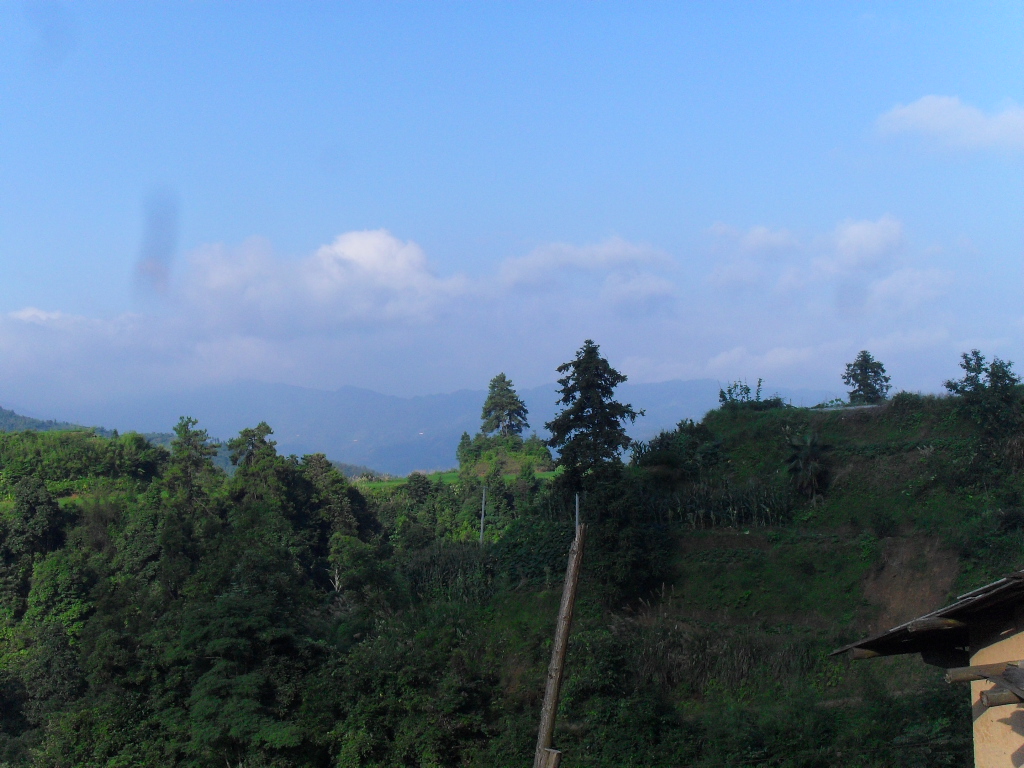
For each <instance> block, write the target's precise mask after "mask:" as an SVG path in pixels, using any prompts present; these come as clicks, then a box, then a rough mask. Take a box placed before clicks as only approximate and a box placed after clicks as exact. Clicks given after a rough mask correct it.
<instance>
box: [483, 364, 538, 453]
mask: <svg viewBox="0 0 1024 768" xmlns="http://www.w3.org/2000/svg"><path fill="white" fill-rule="evenodd" d="M528 415H529V411H528V410H527V409H526V404H525V403H523V401H522V400H520V399H519V395H517V394H516V390H515V388H514V387H513V386H512V382H511V381H509V379H508V377H507V376H506V375H505V374H504V373H499V374H498V375H497V376H495V377H494V378H493V379H491V383H490V384H489V385H488V387H487V399H486V400H484V407H483V412H482V414H481V416H480V418H481V420H482V421H483V424H482V425H481V428H480V429H481V431H482V432H483V433H484V434H491V433H493V432H497V433H498V434H499V435H501V436H502V437H509V436H510V435H521V434H522V433H523V429H525V428H526V427H528V426H530V422H528V421H527V420H526V417H527V416H528Z"/></svg>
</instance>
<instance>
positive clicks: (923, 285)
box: [867, 267, 953, 311]
mask: <svg viewBox="0 0 1024 768" xmlns="http://www.w3.org/2000/svg"><path fill="white" fill-rule="evenodd" d="M952 283H953V275H952V274H951V273H950V272H947V271H946V270H942V269H915V268H913V267H905V268H903V269H898V270H896V271H895V272H893V273H892V274H890V275H887V276H886V277H884V278H882V279H881V280H876V281H875V282H874V283H872V284H871V286H870V287H869V289H868V298H867V301H868V303H869V304H870V305H872V306H874V307H877V308H880V309H896V310H900V311H906V310H908V309H913V308H915V307H918V306H920V305H921V304H924V303H926V302H929V301H934V300H935V299H938V298H940V297H942V296H944V295H945V294H946V291H947V289H948V288H949V286H950V285H952Z"/></svg>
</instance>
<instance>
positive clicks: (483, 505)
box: [480, 485, 487, 547]
mask: <svg viewBox="0 0 1024 768" xmlns="http://www.w3.org/2000/svg"><path fill="white" fill-rule="evenodd" d="M486 509H487V486H486V485H485V486H484V492H483V495H482V496H481V497H480V546H481V547H482V546H483V545H484V510H486Z"/></svg>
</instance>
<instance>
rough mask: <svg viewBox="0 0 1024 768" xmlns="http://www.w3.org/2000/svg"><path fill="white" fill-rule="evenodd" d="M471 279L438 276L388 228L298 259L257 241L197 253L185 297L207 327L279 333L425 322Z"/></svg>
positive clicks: (411, 244)
mask: <svg viewBox="0 0 1024 768" xmlns="http://www.w3.org/2000/svg"><path fill="white" fill-rule="evenodd" d="M466 288H467V282H466V280H465V278H463V277H461V276H458V275H456V276H454V277H448V278H440V277H437V276H436V275H435V274H434V273H433V272H432V271H431V269H430V267H429V264H428V263H427V258H426V255H425V254H424V253H423V250H422V249H421V248H420V247H419V246H418V245H417V244H416V243H414V242H411V241H404V242H403V241H401V240H399V239H397V238H395V237H394V236H393V235H391V234H390V233H389V232H387V231H386V230H375V231H364V232H349V233H346V234H344V235H341V236H339V237H338V238H336V239H335V240H334V242H333V243H331V244H329V245H324V246H322V247H320V248H319V249H317V251H316V252H315V253H313V254H312V255H311V256H308V257H307V258H304V259H300V260H298V261H288V260H283V259H280V258H278V257H276V256H275V255H274V254H273V253H272V251H271V249H270V247H269V245H268V244H267V243H266V242H265V241H262V240H258V239H253V240H250V241H247V242H246V243H244V244H243V245H242V246H241V247H240V248H237V249H229V248H225V247H224V246H220V245H217V246H209V247H206V248H202V249H200V250H198V251H196V252H195V253H194V254H192V256H191V258H190V259H189V263H188V271H187V273H186V276H185V279H184V286H183V289H182V297H183V299H184V301H185V303H186V304H187V305H190V306H192V307H195V308H197V309H200V310H201V311H202V312H203V313H205V314H206V317H207V321H208V322H215V323H219V324H226V325H228V326H230V327H234V328H236V329H245V330H253V329H257V328H260V329H262V330H263V331H268V330H273V332H275V333H289V332H298V331H306V330H309V329H315V328H320V329H325V328H332V327H339V326H353V327H354V326H365V325H367V324H381V323H396V322H397V323H402V322H422V321H425V320H429V319H430V318H431V317H432V315H433V313H434V312H435V311H437V310H438V309H439V308H441V307H442V306H443V304H444V302H446V301H447V300H449V299H451V298H452V297H453V296H457V295H459V294H460V293H462V292H464V291H465V290H466Z"/></svg>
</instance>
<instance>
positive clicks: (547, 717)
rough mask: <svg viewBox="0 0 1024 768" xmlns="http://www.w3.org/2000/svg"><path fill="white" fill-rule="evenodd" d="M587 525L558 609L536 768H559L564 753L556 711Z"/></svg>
mask: <svg viewBox="0 0 1024 768" xmlns="http://www.w3.org/2000/svg"><path fill="white" fill-rule="evenodd" d="M586 530H587V526H586V525H577V526H576V538H575V539H573V542H572V548H571V549H570V550H569V565H568V567H567V568H566V570H565V586H564V587H562V604H561V605H560V606H559V608H558V624H557V625H556V626H555V644H554V647H553V648H552V649H551V664H550V665H549V666H548V678H547V684H546V685H545V687H544V705H543V706H542V707H541V710H540V731H539V732H538V733H537V751H536V753H535V754H534V756H533V768H556V767H557V766H558V763H559V760H560V759H561V752H558V751H557V750H554V749H551V739H552V737H553V736H554V733H555V712H556V711H557V710H558V694H559V691H560V689H561V687H562V670H563V669H564V667H565V650H566V648H567V647H568V645H569V627H570V626H571V625H572V611H573V608H574V607H575V605H576V585H577V584H578V583H579V580H580V562H581V561H582V560H583V534H584V533H586Z"/></svg>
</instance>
